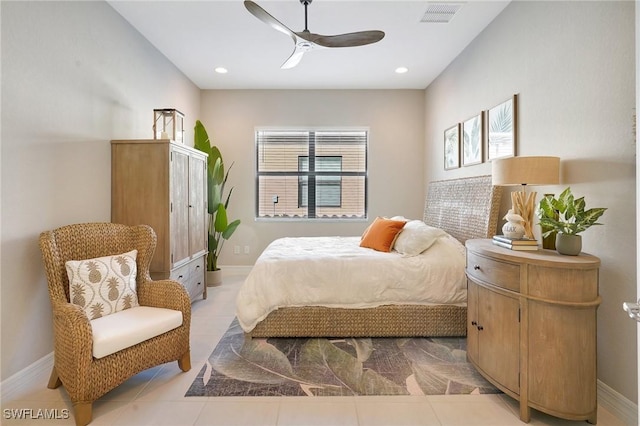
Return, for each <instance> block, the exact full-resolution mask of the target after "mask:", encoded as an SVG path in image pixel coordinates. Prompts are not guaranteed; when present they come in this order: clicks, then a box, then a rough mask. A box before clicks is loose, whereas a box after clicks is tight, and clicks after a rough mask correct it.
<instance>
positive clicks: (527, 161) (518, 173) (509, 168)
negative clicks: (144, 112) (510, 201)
mask: <svg viewBox="0 0 640 426" xmlns="http://www.w3.org/2000/svg"><path fill="white" fill-rule="evenodd" d="M491 181H492V183H493V185H496V186H506V185H557V184H559V183H560V158H559V157H509V158H500V159H496V160H493V161H492V162H491Z"/></svg>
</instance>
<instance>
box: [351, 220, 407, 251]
mask: <svg viewBox="0 0 640 426" xmlns="http://www.w3.org/2000/svg"><path fill="white" fill-rule="evenodd" d="M405 223H406V222H403V221H401V220H390V219H383V218H381V217H377V218H376V219H375V220H374V221H373V223H372V224H371V226H369V228H367V229H366V230H365V233H364V235H363V236H362V240H361V241H360V247H366V248H370V249H374V250H377V251H384V252H390V251H391V247H393V242H394V241H395V239H396V237H397V236H398V234H399V233H400V231H402V228H403V227H404V225H405Z"/></svg>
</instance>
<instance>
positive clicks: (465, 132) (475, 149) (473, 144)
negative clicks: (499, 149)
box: [462, 113, 483, 166]
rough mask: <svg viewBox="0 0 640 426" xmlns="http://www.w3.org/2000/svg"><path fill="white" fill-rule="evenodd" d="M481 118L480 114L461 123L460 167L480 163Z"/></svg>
mask: <svg viewBox="0 0 640 426" xmlns="http://www.w3.org/2000/svg"><path fill="white" fill-rule="evenodd" d="M482 117H483V114H482V113H480V114H478V115H476V116H473V117H471V118H470V119H468V120H466V121H465V122H464V123H462V165H463V166H471V165H473V164H480V163H482V145H483V144H482V121H483V120H482Z"/></svg>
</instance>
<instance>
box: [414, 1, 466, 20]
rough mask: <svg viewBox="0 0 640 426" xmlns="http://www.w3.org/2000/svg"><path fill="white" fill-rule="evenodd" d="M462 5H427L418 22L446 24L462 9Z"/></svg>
mask: <svg viewBox="0 0 640 426" xmlns="http://www.w3.org/2000/svg"><path fill="white" fill-rule="evenodd" d="M463 5H464V3H429V4H427V11H426V12H425V13H424V16H422V19H421V20H420V22H427V23H437V24H446V23H448V22H450V21H451V20H452V19H453V17H454V16H455V14H456V13H457V12H458V11H459V10H460V9H461V8H462V6H463Z"/></svg>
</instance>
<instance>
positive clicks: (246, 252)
mask: <svg viewBox="0 0 640 426" xmlns="http://www.w3.org/2000/svg"><path fill="white" fill-rule="evenodd" d="M244 254H249V246H244Z"/></svg>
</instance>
